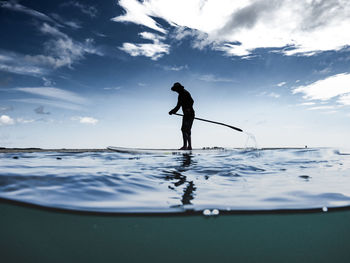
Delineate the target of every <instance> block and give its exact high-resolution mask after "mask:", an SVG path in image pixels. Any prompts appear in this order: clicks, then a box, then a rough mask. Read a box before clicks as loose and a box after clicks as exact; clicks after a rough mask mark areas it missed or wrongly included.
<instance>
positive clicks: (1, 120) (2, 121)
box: [0, 115, 15, 126]
mask: <svg viewBox="0 0 350 263" xmlns="http://www.w3.org/2000/svg"><path fill="white" fill-rule="evenodd" d="M13 124H15V120H14V119H12V118H11V117H10V116H8V115H1V116H0V126H3V125H13Z"/></svg>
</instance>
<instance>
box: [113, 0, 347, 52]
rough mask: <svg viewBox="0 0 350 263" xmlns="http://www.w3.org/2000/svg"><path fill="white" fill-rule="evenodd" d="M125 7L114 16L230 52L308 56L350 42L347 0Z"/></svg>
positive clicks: (123, 0)
mask: <svg viewBox="0 0 350 263" xmlns="http://www.w3.org/2000/svg"><path fill="white" fill-rule="evenodd" d="M118 3H119V5H120V6H121V7H122V8H123V9H124V10H125V13H124V14H123V15H121V16H118V17H115V18H113V19H112V20H113V21H116V22H131V23H135V24H139V25H143V26H146V27H148V28H151V29H153V30H156V31H158V32H161V33H163V34H167V33H168V32H169V30H166V29H164V27H163V26H162V25H160V24H159V23H157V22H156V20H155V18H160V19H164V20H165V21H166V22H168V23H169V24H170V25H171V26H172V28H170V30H172V29H174V28H175V29H180V30H172V31H173V33H175V35H176V34H178V36H177V37H175V39H177V40H181V39H182V38H183V37H188V36H191V37H194V38H196V40H195V41H194V45H193V46H194V47H196V48H203V46H211V47H212V48H213V49H215V50H221V51H223V52H225V53H226V54H227V55H235V56H247V55H249V54H251V53H252V52H254V50H255V49H257V48H276V50H279V52H282V53H284V54H286V55H305V56H310V55H314V54H317V53H318V52H322V51H326V50H340V49H342V48H343V47H345V46H347V45H349V44H350V35H349V34H346V33H344V32H347V31H348V29H349V27H350V15H349V14H350V5H349V3H348V1H347V0H300V1H292V0H270V1H263V0H242V1H232V0H221V1H220V3H218V1H216V0H206V1H203V0H192V1H188V0H177V1H171V0H144V1H138V0H120V1H119V2H118Z"/></svg>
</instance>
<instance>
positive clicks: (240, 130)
mask: <svg viewBox="0 0 350 263" xmlns="http://www.w3.org/2000/svg"><path fill="white" fill-rule="evenodd" d="M174 115H177V116H184V115H183V114H178V113H174ZM195 119H196V120H199V121H205V122H210V123H214V124H219V125H222V126H226V127H229V128H231V129H234V130H236V131H239V132H243V130H242V129H240V128H237V127H234V126H231V125H228V124H225V123H221V122H217V121H210V120H206V119H201V118H195Z"/></svg>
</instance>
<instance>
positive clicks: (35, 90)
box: [14, 87, 87, 104]
mask: <svg viewBox="0 0 350 263" xmlns="http://www.w3.org/2000/svg"><path fill="white" fill-rule="evenodd" d="M14 90H17V91H22V92H26V93H30V94H34V95H39V96H43V97H47V98H50V99H59V100H63V101H68V102H72V103H76V104H85V103H86V102H87V100H86V99H85V98H83V97H81V96H79V95H78V94H76V93H74V92H72V91H68V90H63V89H59V88H53V87H21V88H15V89H14Z"/></svg>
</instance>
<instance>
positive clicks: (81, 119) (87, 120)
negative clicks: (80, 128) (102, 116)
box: [71, 117, 98, 125]
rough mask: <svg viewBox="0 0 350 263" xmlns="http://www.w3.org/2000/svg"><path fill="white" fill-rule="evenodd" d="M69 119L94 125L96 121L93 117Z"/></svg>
mask: <svg viewBox="0 0 350 263" xmlns="http://www.w3.org/2000/svg"><path fill="white" fill-rule="evenodd" d="M71 120H73V121H79V122H80V123H82V124H92V125H95V124H97V123H98V119H95V118H93V117H72V118H71Z"/></svg>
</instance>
